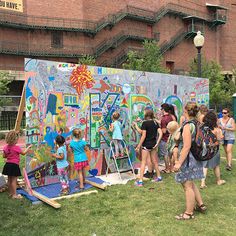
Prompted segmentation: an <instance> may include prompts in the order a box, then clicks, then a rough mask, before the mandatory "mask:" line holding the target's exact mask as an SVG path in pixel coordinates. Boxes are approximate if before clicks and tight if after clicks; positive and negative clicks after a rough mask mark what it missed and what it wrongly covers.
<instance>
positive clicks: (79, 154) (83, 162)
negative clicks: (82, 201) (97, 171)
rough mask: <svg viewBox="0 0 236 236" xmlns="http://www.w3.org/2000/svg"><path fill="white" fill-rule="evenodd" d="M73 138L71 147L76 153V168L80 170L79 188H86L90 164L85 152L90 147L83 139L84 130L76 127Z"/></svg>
mask: <svg viewBox="0 0 236 236" xmlns="http://www.w3.org/2000/svg"><path fill="white" fill-rule="evenodd" d="M72 135H73V140H71V142H70V148H71V149H72V152H73V154H74V169H75V170H76V171H78V176H79V188H80V189H84V181H85V168H86V167H87V166H88V165H89V163H88V158H87V155H86V153H85V151H86V150H88V149H89V147H88V146H87V143H86V142H85V141H84V140H82V130H80V129H74V130H73V132H72Z"/></svg>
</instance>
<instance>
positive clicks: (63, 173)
mask: <svg viewBox="0 0 236 236" xmlns="http://www.w3.org/2000/svg"><path fill="white" fill-rule="evenodd" d="M55 141H56V148H57V151H56V153H55V154H52V157H54V158H56V163H57V173H58V176H59V179H60V182H61V187H62V189H61V194H63V195H64V194H68V193H69V178H68V170H67V169H68V166H69V163H68V162H67V152H66V145H65V138H64V137H62V136H61V135H58V136H57V137H56V140H55Z"/></svg>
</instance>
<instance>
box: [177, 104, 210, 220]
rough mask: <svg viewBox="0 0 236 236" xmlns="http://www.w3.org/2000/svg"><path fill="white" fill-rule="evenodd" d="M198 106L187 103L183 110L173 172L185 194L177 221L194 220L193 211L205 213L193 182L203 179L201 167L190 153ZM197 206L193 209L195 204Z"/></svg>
mask: <svg viewBox="0 0 236 236" xmlns="http://www.w3.org/2000/svg"><path fill="white" fill-rule="evenodd" d="M198 111H199V109H198V106H197V105H196V103H193V102H189V103H187V105H186V106H185V108H184V116H185V118H186V120H187V122H185V123H184V125H183V126H182V131H181V133H182V135H181V137H180V143H179V152H180V154H179V160H178V161H177V162H176V163H175V166H174V170H175V171H176V172H177V173H176V176H175V179H176V182H178V183H181V184H182V186H183V189H184V192H185V199H186V209H185V211H184V213H182V214H180V215H178V216H176V217H175V218H176V219H177V220H190V219H194V209H195V210H198V211H200V212H204V211H206V206H205V205H204V204H203V201H202V197H201V194H200V192H199V190H198V188H197V186H196V185H195V183H194V182H193V181H194V180H195V179H202V178H204V175H203V165H202V162H201V161H197V160H196V159H195V158H194V156H193V154H192V153H191V151H190V148H191V145H192V140H193V139H194V137H195V133H196V125H195V123H196V122H197V114H198ZM196 202H197V205H196V207H195V203H196Z"/></svg>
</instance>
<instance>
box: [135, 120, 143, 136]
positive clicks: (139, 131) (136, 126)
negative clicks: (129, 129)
mask: <svg viewBox="0 0 236 236" xmlns="http://www.w3.org/2000/svg"><path fill="white" fill-rule="evenodd" d="M133 125H134V127H135V129H136V130H137V131H138V133H139V134H142V130H141V129H140V128H139V127H138V124H137V123H136V122H133Z"/></svg>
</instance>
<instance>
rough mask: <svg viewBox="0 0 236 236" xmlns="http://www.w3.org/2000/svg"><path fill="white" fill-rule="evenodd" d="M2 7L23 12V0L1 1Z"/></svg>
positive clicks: (0, 6) (0, 7) (0, 5)
mask: <svg viewBox="0 0 236 236" xmlns="http://www.w3.org/2000/svg"><path fill="white" fill-rule="evenodd" d="M0 9H3V10H8V11H18V12H23V0H11V1H0Z"/></svg>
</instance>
